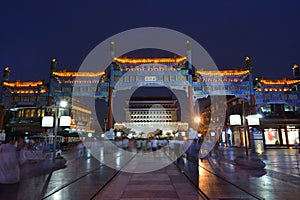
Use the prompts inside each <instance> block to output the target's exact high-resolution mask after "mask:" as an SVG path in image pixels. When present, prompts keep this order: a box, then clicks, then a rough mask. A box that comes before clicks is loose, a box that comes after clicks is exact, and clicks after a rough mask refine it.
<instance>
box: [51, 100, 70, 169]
mask: <svg viewBox="0 0 300 200" xmlns="http://www.w3.org/2000/svg"><path fill="white" fill-rule="evenodd" d="M67 105H68V102H67V101H65V100H62V101H60V102H59V105H58V106H53V107H52V108H54V110H55V111H54V120H55V121H54V137H53V156H52V161H53V163H54V162H55V157H56V144H57V130H58V118H59V117H60V113H59V109H60V108H65V107H66V106H67Z"/></svg>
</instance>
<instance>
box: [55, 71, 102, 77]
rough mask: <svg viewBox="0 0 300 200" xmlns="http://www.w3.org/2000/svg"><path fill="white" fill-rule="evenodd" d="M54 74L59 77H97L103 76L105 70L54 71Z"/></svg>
mask: <svg viewBox="0 0 300 200" xmlns="http://www.w3.org/2000/svg"><path fill="white" fill-rule="evenodd" d="M52 73H53V75H54V76H59V77H96V76H103V75H104V74H105V72H64V71H60V72H52Z"/></svg>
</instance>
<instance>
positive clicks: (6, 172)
mask: <svg viewBox="0 0 300 200" xmlns="http://www.w3.org/2000/svg"><path fill="white" fill-rule="evenodd" d="M15 143H16V142H15V140H14V139H13V138H8V143H6V144H2V145H1V146H0V160H1V162H0V183H2V184H13V183H18V182H19V181H20V164H19V160H18V152H17V147H16V146H15Z"/></svg>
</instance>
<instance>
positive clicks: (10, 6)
mask: <svg viewBox="0 0 300 200" xmlns="http://www.w3.org/2000/svg"><path fill="white" fill-rule="evenodd" d="M78 2H79V1H62V0H59V1H55V0H51V1H32V0H26V1H1V3H0V25H1V28H0V66H1V68H2V69H3V68H4V67H5V66H9V67H10V69H11V80H16V79H20V80H23V81H27V80H38V79H46V80H48V75H49V68H50V67H49V65H50V59H51V58H57V60H58V68H59V69H64V68H66V69H68V70H71V71H74V70H76V69H77V68H78V67H79V66H80V65H81V62H82V61H83V59H84V58H85V57H86V56H87V54H88V53H89V52H90V51H91V50H92V49H93V48H94V47H95V46H97V45H98V44H99V43H100V42H102V41H103V40H105V39H107V38H108V37H110V36H112V35H114V34H117V33H120V32H122V31H125V30H128V29H132V28H138V27H145V26H155V27H164V28H169V29H174V30H176V31H180V32H182V33H184V34H186V35H188V36H190V37H192V38H194V39H195V40H196V41H198V43H199V44H201V45H202V46H203V47H204V48H205V49H206V50H207V51H208V53H209V54H210V55H211V57H212V58H213V59H214V61H215V63H216V64H217V66H218V67H219V69H230V68H233V69H234V68H240V67H242V66H243V64H244V57H245V56H246V55H248V56H250V57H251V59H252V64H253V67H254V77H264V78H268V79H281V78H283V77H289V78H292V77H293V76H292V70H291V68H292V66H293V64H294V63H298V64H300V56H299V55H300V51H299V48H300V14H299V13H298V12H299V8H300V1H298V0H286V1H283V0H282V1H280V0H263V1H262V0H243V1H242V0H180V1H179V0H172V1H170V0H151V1H146V0H145V1H143V0H120V1H115V0H103V1H102V0H97V1H96V0H95V1H88V3H87V1H81V2H82V3H78ZM183 48H185V46H183ZM2 69H1V76H2Z"/></svg>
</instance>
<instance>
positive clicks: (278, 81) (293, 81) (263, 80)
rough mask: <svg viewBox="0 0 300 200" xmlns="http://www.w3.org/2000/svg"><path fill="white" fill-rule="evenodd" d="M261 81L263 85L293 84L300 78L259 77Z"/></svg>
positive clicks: (298, 81) (299, 81)
mask: <svg viewBox="0 0 300 200" xmlns="http://www.w3.org/2000/svg"><path fill="white" fill-rule="evenodd" d="M260 82H261V83H263V84H265V85H293V84H297V83H300V80H292V79H282V80H266V79H261V80H260Z"/></svg>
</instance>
